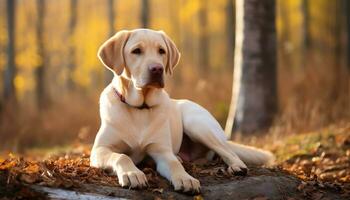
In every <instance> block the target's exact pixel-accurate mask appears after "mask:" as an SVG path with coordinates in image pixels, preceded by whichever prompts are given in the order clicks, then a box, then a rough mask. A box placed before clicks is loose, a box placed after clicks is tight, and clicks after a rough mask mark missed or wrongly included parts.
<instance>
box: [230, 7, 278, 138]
mask: <svg viewBox="0 0 350 200" xmlns="http://www.w3.org/2000/svg"><path fill="white" fill-rule="evenodd" d="M234 64H235V68H234V81H233V94H232V100H231V108H230V113H229V117H228V120H227V123H226V128H225V131H226V133H227V134H228V135H229V136H230V137H232V136H231V133H232V132H233V131H237V132H241V133H245V134H249V133H255V132H260V131H262V130H264V129H266V128H268V127H269V126H270V125H271V123H272V121H273V118H274V115H275V113H276V111H277V89H276V28H275V0H237V1H236V48H235V63H234Z"/></svg>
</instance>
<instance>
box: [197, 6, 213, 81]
mask: <svg viewBox="0 0 350 200" xmlns="http://www.w3.org/2000/svg"><path fill="white" fill-rule="evenodd" d="M200 2H201V3H200V4H201V6H200V10H199V14H198V17H199V46H198V48H199V49H198V52H200V53H199V63H198V67H199V72H200V75H201V76H202V77H203V76H204V75H205V74H206V72H208V69H210V59H209V58H210V55H209V37H208V34H209V30H208V0H202V1H200Z"/></svg>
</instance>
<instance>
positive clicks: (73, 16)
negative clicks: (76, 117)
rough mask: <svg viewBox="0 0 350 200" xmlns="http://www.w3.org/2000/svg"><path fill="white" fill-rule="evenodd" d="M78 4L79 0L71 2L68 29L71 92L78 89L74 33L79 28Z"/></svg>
mask: <svg viewBox="0 0 350 200" xmlns="http://www.w3.org/2000/svg"><path fill="white" fill-rule="evenodd" d="M77 4H78V0H70V19H69V27H68V37H69V50H68V51H69V54H68V73H69V74H68V89H69V90H70V91H72V90H75V89H76V85H75V82H74V70H75V68H76V52H75V45H74V44H75V41H74V33H75V29H76V26H77Z"/></svg>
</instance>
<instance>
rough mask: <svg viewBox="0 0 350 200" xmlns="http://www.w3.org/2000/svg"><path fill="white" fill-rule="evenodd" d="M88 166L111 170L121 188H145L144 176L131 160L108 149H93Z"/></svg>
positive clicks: (101, 147) (145, 179)
mask: <svg viewBox="0 0 350 200" xmlns="http://www.w3.org/2000/svg"><path fill="white" fill-rule="evenodd" d="M90 165H91V166H93V167H98V168H111V169H113V171H114V172H115V173H116V174H117V176H118V181H119V184H120V185H121V186H122V187H131V188H142V187H146V186H147V178H146V175H145V174H144V173H143V172H142V171H141V170H139V169H138V168H137V167H136V166H135V164H134V163H133V161H132V160H131V158H130V157H129V156H127V155H125V154H121V153H115V152H113V151H112V150H111V149H110V148H108V147H103V146H100V147H94V148H93V149H92V151H91V157H90Z"/></svg>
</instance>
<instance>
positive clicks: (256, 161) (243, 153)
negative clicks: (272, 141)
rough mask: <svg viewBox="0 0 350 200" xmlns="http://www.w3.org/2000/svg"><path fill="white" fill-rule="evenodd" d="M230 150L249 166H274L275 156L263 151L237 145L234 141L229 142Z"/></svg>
mask: <svg viewBox="0 0 350 200" xmlns="http://www.w3.org/2000/svg"><path fill="white" fill-rule="evenodd" d="M227 144H228V145H229V147H230V149H231V150H232V151H233V152H235V153H236V154H237V156H238V157H239V158H240V159H241V160H242V161H243V162H244V163H246V164H248V165H266V166H269V165H272V164H274V162H275V156H274V155H273V154H272V153H271V152H269V151H265V150H262V149H258V148H255V147H251V146H246V145H242V144H237V143H235V142H232V141H227Z"/></svg>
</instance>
